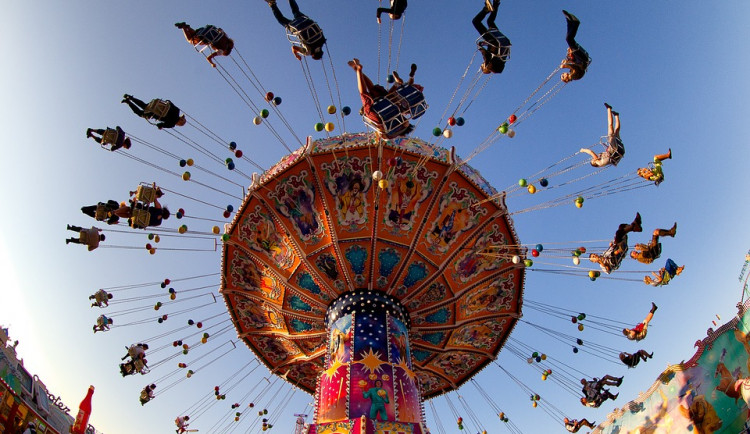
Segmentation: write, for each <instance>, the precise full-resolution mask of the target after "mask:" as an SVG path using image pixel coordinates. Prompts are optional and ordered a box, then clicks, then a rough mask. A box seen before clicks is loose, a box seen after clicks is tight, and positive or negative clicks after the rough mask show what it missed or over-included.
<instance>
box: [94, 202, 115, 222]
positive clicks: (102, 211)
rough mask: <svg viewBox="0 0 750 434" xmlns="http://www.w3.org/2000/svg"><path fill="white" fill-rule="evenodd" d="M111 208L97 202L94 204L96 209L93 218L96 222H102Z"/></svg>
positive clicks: (107, 216)
mask: <svg viewBox="0 0 750 434" xmlns="http://www.w3.org/2000/svg"><path fill="white" fill-rule="evenodd" d="M110 212H112V209H111V208H110V207H108V206H107V204H105V203H102V202H99V203H97V204H96V211H94V219H95V220H96V221H98V222H103V221H105V220H107V219H108V218H109V214H110Z"/></svg>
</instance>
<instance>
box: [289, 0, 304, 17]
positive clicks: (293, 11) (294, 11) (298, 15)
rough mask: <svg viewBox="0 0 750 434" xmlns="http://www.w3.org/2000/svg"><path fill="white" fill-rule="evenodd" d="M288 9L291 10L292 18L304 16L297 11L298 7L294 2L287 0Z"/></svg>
mask: <svg viewBox="0 0 750 434" xmlns="http://www.w3.org/2000/svg"><path fill="white" fill-rule="evenodd" d="M289 7H290V8H292V16H294V18H299V17H301V16H303V15H304V14H303V13H302V12H300V11H299V6H298V5H297V2H296V0H289Z"/></svg>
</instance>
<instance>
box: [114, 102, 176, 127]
mask: <svg viewBox="0 0 750 434" xmlns="http://www.w3.org/2000/svg"><path fill="white" fill-rule="evenodd" d="M120 102H121V103H123V104H127V105H128V107H130V110H132V111H133V113H135V114H137V115H138V116H140V117H142V118H144V119H154V120H157V121H158V123H157V124H156V128H158V129H162V128H174V127H181V126H183V125H185V124H186V123H187V120H186V119H185V115H183V114H181V113H180V108H179V107H177V106H176V105H174V104H173V103H172V101H169V100H166V101H165V100H160V99H152V100H151V102H149V103H148V104H146V103H145V102H143V101H141V100H139V99H138V98H136V97H134V96H133V95H128V94H125V95H123V97H122V101H120Z"/></svg>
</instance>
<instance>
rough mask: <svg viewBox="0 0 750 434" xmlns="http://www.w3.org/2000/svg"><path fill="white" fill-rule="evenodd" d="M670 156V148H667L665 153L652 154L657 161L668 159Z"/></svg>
mask: <svg viewBox="0 0 750 434" xmlns="http://www.w3.org/2000/svg"><path fill="white" fill-rule="evenodd" d="M671 158H672V148H669V151H668V152H667V153H666V154H659V155H654V160H658V161H664V160H669V159H671Z"/></svg>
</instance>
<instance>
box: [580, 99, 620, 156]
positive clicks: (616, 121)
mask: <svg viewBox="0 0 750 434" xmlns="http://www.w3.org/2000/svg"><path fill="white" fill-rule="evenodd" d="M604 107H606V108H607V149H605V150H604V152H602V153H601V154H598V155H597V154H596V153H594V151H592V150H591V149H586V148H581V150H580V151H581V152H582V153H584V154H588V155H589V156H591V165H592V166H594V167H604V166H606V165H608V164H611V165H613V166H617V163H619V162H620V160H622V157H624V156H625V146H624V145H623V144H622V140H621V139H620V114H619V113H617V112H615V111H612V106H611V105H609V104H607V103H606V102H605V103H604Z"/></svg>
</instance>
